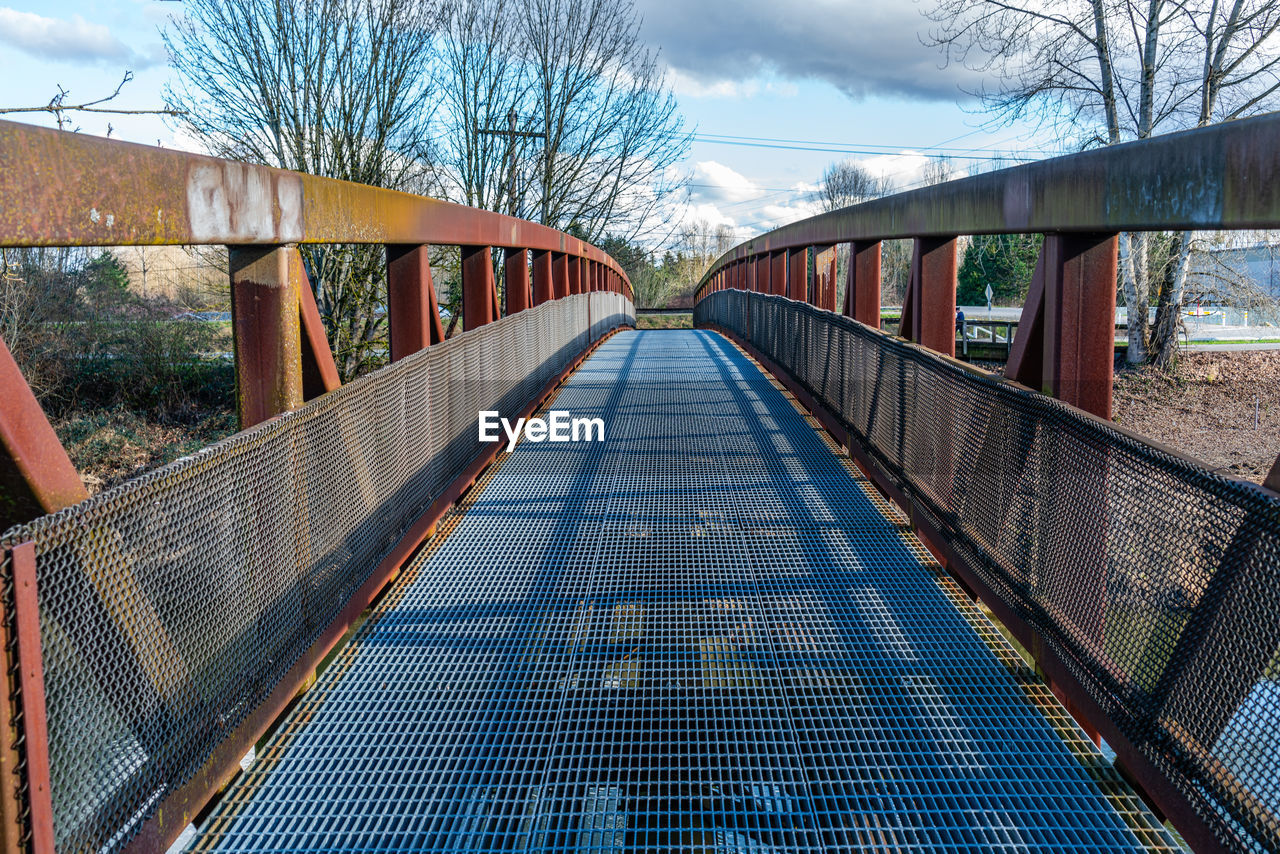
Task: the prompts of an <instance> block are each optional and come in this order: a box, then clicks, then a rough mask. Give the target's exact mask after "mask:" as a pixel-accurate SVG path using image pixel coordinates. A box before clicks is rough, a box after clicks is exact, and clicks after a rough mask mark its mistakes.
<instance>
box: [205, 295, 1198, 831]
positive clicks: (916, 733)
mask: <svg viewBox="0 0 1280 854" xmlns="http://www.w3.org/2000/svg"><path fill="white" fill-rule="evenodd" d="M593 311H594V307H593ZM594 317H595V315H594V314H593V318H594ZM549 408H551V409H555V410H560V411H567V412H570V413H572V415H573V416H575V417H591V416H599V417H601V418H603V419H604V421H605V422H606V424H607V425H608V429H607V431H606V433H605V436H604V438H603V440H601V441H592V442H558V443H552V442H531V441H522V442H520V443H519V444H518V445H517V446H516V447H515V449H514V450H513V451H512V452H511V453H510V454H508V455H504V457H503V458H502V462H501V464H500V465H499V466H497V468H496V470H494V471H493V473H492V475H491V476H490V477H487V478H486V480H485V481H484V483H483V485H482V488H481V489H479V490H477V492H476V493H474V494H473V495H472V496H470V497H469V499H468V501H467V503H466V506H465V510H464V512H462V513H461V514H460V516H459V517H458V518H456V520H455V521H454V527H452V529H451V532H450V533H449V535H448V537H447V538H445V539H444V540H443V541H442V542H439V543H438V547H437V548H435V549H434V550H432V551H429V552H428V551H426V550H424V552H423V553H422V554H420V556H419V557H418V558H417V559H416V560H415V561H414V562H413V563H412V564H411V565H410V566H409V567H408V569H407V571H406V572H405V573H404V575H402V576H401V579H400V581H399V582H397V584H396V587H395V588H394V589H393V590H392V591H391V593H390V594H389V595H388V596H387V597H386V598H385V599H384V600H382V602H381V603H379V605H378V606H377V607H376V609H375V611H374V613H373V615H372V616H371V618H370V619H369V620H368V621H367V622H365V623H364V625H363V626H362V628H361V630H360V632H359V634H358V635H357V636H356V637H355V638H354V639H353V641H352V642H351V644H349V645H348V646H347V647H346V649H345V651H344V653H343V656H342V659H341V661H340V663H338V664H336V665H335V666H333V667H331V668H329V669H328V670H326V671H325V673H324V674H323V675H322V676H321V677H320V679H319V681H318V682H317V684H316V686H315V687H314V688H313V689H312V690H311V691H310V692H309V693H308V694H307V695H306V696H304V697H303V698H302V699H301V700H300V702H299V703H298V705H297V707H296V708H295V709H294V711H293V712H291V713H290V714H289V715H288V717H287V718H286V719H285V720H284V721H283V722H282V723H281V725H280V728H279V730H278V731H277V733H276V735H274V736H273V737H272V738H271V739H270V740H269V742H268V744H267V745H266V746H265V748H264V750H263V751H262V754H261V756H260V757H259V759H258V760H257V762H256V763H255V765H254V766H253V768H252V769H251V770H250V771H249V773H248V774H246V775H244V776H243V777H241V778H240V779H239V780H238V781H237V783H236V784H235V785H234V786H233V787H232V788H231V789H230V790H229V791H228V794H227V796H226V797H225V798H224V799H223V800H222V801H221V802H220V803H219V805H218V806H217V807H216V808H215V810H214V811H213V813H212V814H211V815H210V816H209V818H208V819H207V820H206V821H205V822H203V823H202V825H201V827H200V828H199V836H198V839H197V840H196V842H195V844H194V849H195V850H201V851H205V850H208V851H222V852H236V851H243V852H251V851H265V850H284V851H311V850H354V851H363V850H369V849H371V848H377V849H378V850H384V851H404V852H410V851H412V852H426V851H433V852H442V854H443V852H458V851H478V852H480V851H483V852H493V851H521V852H535V851H538V852H545V851H568V850H573V851H654V852H656V851H668V852H687V851H724V852H728V851H759V852H764V851H770V852H808V851H812V852H818V851H832V852H834V851H865V850H886V851H888V850H891V851H907V850H911V851H955V852H961V851H963V852H973V854H977V852H988V851H994V850H1006V851H1013V850H1036V851H1055V852H1064V854H1065V852H1072V854H1075V852H1084V851H1088V852H1108V854H1110V852H1119V851H1142V850H1159V851H1173V850H1176V848H1175V847H1174V844H1173V841H1172V839H1171V838H1170V837H1169V835H1168V834H1166V833H1164V832H1163V829H1162V828H1161V827H1160V825H1159V823H1158V822H1157V821H1156V819H1155V818H1154V816H1152V815H1151V814H1150V812H1148V811H1147V810H1146V809H1144V808H1143V807H1142V805H1141V802H1140V801H1139V800H1138V799H1137V797H1136V796H1135V795H1134V794H1133V793H1132V791H1131V790H1129V789H1128V787H1127V786H1125V785H1124V784H1123V782H1121V781H1120V780H1119V777H1118V775H1117V774H1116V773H1115V771H1114V769H1112V768H1110V767H1109V766H1107V765H1106V764H1105V762H1103V760H1102V758H1101V756H1100V754H1099V753H1097V751H1096V750H1095V748H1094V747H1093V745H1091V744H1089V743H1088V742H1086V741H1085V740H1084V738H1083V736H1082V735H1081V734H1079V731H1078V730H1076V729H1075V728H1074V727H1073V726H1072V725H1071V724H1070V723H1069V719H1068V720H1067V721H1066V722H1064V721H1062V720H1061V718H1065V717H1066V716H1065V713H1063V712H1062V711H1061V709H1060V707H1058V713H1059V715H1060V716H1061V718H1060V719H1059V723H1060V724H1064V725H1063V726H1055V725H1053V724H1051V722H1050V720H1049V719H1047V718H1046V716H1044V715H1042V714H1041V713H1040V710H1041V709H1042V708H1043V707H1042V706H1038V705H1037V704H1035V703H1033V702H1028V700H1029V699H1031V695H1032V691H1033V690H1034V689H1035V688H1038V689H1039V690H1041V691H1042V692H1043V694H1044V695H1047V693H1048V692H1047V691H1046V690H1044V689H1043V686H1042V685H1040V684H1039V683H1038V682H1037V681H1036V680H1035V678H1034V676H1033V675H1032V674H1031V673H1030V672H1029V670H1028V669H1027V668H1026V667H1025V665H1024V664H1023V663H1022V662H1021V659H1018V658H1017V656H1016V654H1015V653H1013V651H1012V650H1010V649H1009V648H1008V647H1007V646H1004V645H1003V641H1002V640H1000V639H999V636H998V634H996V631H995V629H994V627H992V626H991V624H990V623H988V622H986V620H985V618H983V617H982V616H981V615H980V613H979V612H978V611H977V609H976V607H974V605H973V604H972V603H971V602H969V601H968V600H967V599H965V598H964V597H963V595H962V594H961V593H960V591H959V589H958V588H957V587H956V586H955V585H954V584H952V583H950V582H949V581H947V580H945V579H943V578H941V577H940V575H939V573H938V571H937V567H936V565H935V564H933V563H932V561H930V560H929V558H928V556H927V552H925V551H924V549H923V548H922V547H921V545H920V543H919V541H918V540H916V539H915V538H914V537H913V536H912V535H911V534H910V532H909V531H907V530H906V526H905V525H904V524H903V520H902V519H901V516H900V515H899V514H897V513H895V512H894V511H893V510H892V508H891V507H889V506H888V505H886V504H885V503H884V502H883V501H882V500H880V499H879V498H878V497H877V496H876V494H875V492H874V490H872V489H871V488H869V486H868V484H867V483H866V481H865V479H862V478H859V477H858V476H856V474H855V473H854V471H853V470H852V466H850V465H849V464H848V462H847V461H845V460H841V459H840V458H839V457H838V456H837V455H836V453H834V452H833V449H832V448H831V446H830V444H829V443H828V442H826V441H825V440H824V438H823V437H822V436H821V435H820V434H819V433H818V432H817V431H815V430H814V429H813V428H812V427H811V426H810V424H809V423H808V421H807V419H805V418H804V417H803V416H802V415H801V413H800V412H798V411H797V410H796V409H795V408H793V407H792V405H791V404H790V403H789V402H788V401H787V399H786V398H785V396H784V395H783V393H782V392H781V391H780V390H779V389H778V388H776V387H775V386H774V385H773V383H772V382H771V381H770V379H769V378H768V377H767V376H765V375H764V374H763V373H762V372H760V371H759V370H758V369H757V368H756V367H755V366H754V365H753V364H751V362H750V361H749V360H747V359H746V358H745V357H743V355H742V354H741V353H740V352H739V351H738V350H737V349H735V348H734V347H733V346H732V345H730V344H729V343H728V342H727V341H725V340H724V339H722V338H720V337H719V336H716V335H713V334H710V333H707V332H694V331H679V332H673V331H644V332H624V333H622V334H619V335H617V336H614V337H613V338H611V339H610V340H609V341H608V342H606V343H605V344H604V345H603V346H602V347H600V348H599V349H598V350H596V351H595V352H594V353H593V354H592V356H591V357H590V358H589V359H588V360H587V361H586V362H585V363H584V364H583V366H582V367H581V368H580V369H579V370H578V371H576V372H575V374H574V375H573V377H572V378H571V379H570V380H569V381H568V382H567V383H566V384H565V385H564V386H562V387H561V389H560V391H559V392H558V394H557V397H556V398H555V400H554V402H552V403H551V404H549ZM947 591H951V594H948V592H947ZM980 627H985V630H986V631H987V632H988V633H989V636H991V635H994V636H995V638H994V640H993V641H990V642H989V643H984V641H983V637H981V636H980V635H979V631H981V630H982V629H981V628H980ZM996 648H999V649H1002V650H1004V652H1005V654H1006V656H1007V658H1005V659H1000V658H998V657H997V655H993V649H996ZM1049 703H1052V700H1051V698H1050V699H1049ZM1054 705H1055V706H1056V704H1054ZM1067 731H1073V732H1075V733H1076V735H1075V742H1074V744H1071V743H1068V740H1064V736H1063V733H1064V732H1067ZM1068 738H1070V736H1068Z"/></svg>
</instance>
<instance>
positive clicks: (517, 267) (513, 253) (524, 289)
mask: <svg viewBox="0 0 1280 854" xmlns="http://www.w3.org/2000/svg"><path fill="white" fill-rule="evenodd" d="M502 269H503V278H504V280H505V282H506V292H507V314H515V313H516V312H517V311H524V310H525V309H526V308H529V307H530V306H531V305H532V302H531V295H530V293H529V250H527V249H508V250H506V257H505V259H504V261H503V267H502Z"/></svg>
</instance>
